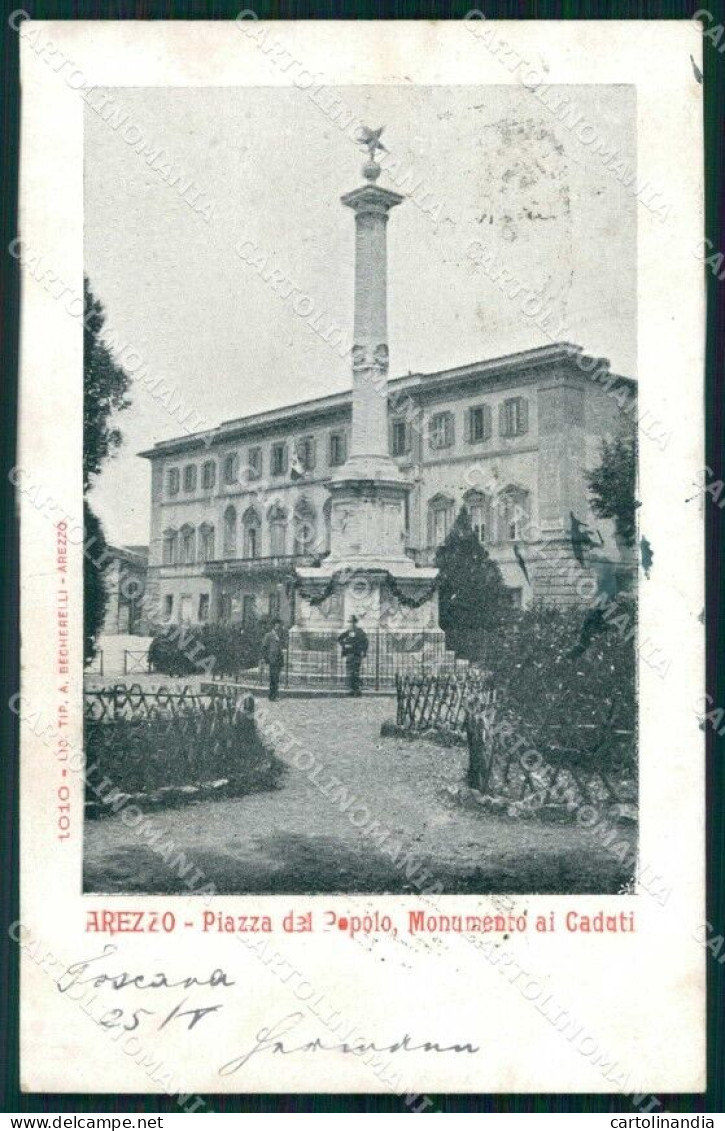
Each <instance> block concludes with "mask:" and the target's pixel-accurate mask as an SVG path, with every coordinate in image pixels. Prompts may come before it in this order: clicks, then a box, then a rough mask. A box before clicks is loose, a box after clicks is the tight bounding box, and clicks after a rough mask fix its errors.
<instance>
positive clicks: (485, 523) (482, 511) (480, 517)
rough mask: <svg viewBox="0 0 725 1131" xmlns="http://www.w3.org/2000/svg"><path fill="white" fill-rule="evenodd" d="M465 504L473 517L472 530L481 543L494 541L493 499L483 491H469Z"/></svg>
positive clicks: (465, 497)
mask: <svg viewBox="0 0 725 1131" xmlns="http://www.w3.org/2000/svg"><path fill="white" fill-rule="evenodd" d="M464 502H465V504H466V506H467V507H468V513H469V514H470V516H471V529H472V530H473V533H474V534H475V535H476V538H477V539H478V541H479V542H482V543H483V542H490V541H492V530H491V498H490V496H489V495H485V494H484V493H483V491H469V492H468V493H467V494H466V495H465V496H464Z"/></svg>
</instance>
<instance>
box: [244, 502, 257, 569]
mask: <svg viewBox="0 0 725 1131" xmlns="http://www.w3.org/2000/svg"><path fill="white" fill-rule="evenodd" d="M242 525H243V527H244V557H245V558H259V557H261V550H262V523H261V521H260V518H259V515H258V514H257V512H256V511H255V509H254V507H249V508H248V510H246V511H245V512H244V516H243V518H242Z"/></svg>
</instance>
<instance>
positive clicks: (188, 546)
mask: <svg viewBox="0 0 725 1131" xmlns="http://www.w3.org/2000/svg"><path fill="white" fill-rule="evenodd" d="M194 541H195V539H194V527H193V526H182V528H181V561H182V562H183V564H184V565H190V564H191V562H193V560H194Z"/></svg>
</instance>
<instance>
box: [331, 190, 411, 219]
mask: <svg viewBox="0 0 725 1131" xmlns="http://www.w3.org/2000/svg"><path fill="white" fill-rule="evenodd" d="M404 200H405V197H404V196H401V194H400V193H399V192H392V191H391V190H390V189H385V188H380V186H379V185H361V186H360V188H356V189H353V190H352V192H346V193H345V194H344V196H341V197H340V201H341V203H342V204H344V205H346V206H347V207H348V208H352V209H353V211H354V212H356V213H357V214H358V215H366V214H367V215H376V216H387V215H388V212H389V211H390V209H391V208H394V207H395V205H396V204H402V203H403V201H404Z"/></svg>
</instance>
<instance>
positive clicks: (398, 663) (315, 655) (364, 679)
mask: <svg viewBox="0 0 725 1131" xmlns="http://www.w3.org/2000/svg"><path fill="white" fill-rule="evenodd" d="M367 636H368V651H367V654H366V655H365V656H364V657H363V658H362V661H361V664H360V684H361V688H362V690H363V691H366V690H367V691H381V690H390V691H391V692H392V691H394V690H395V688H396V680H397V678H398V676H401V675H408V676H410V677H418V678H422V677H426V676H433V675H436V676H440V675H449V676H452V677H453V676H456V677H460V676H462V675H463V674H464V673H465V672H466V671H467V670H468V667H469V664H468V661H467V660H463V659H460V658H457V657H456V656H455V655H454V654H453V653H452V652H448V651H446V650H445V648H444V646H443V643H442V637H441V634H440V633H438V632H423V631H421V632H415V633H399V634H396V633H394V632H391V631H389V630H387V629H381V630H372V631H369V632H368V633H367ZM243 674H244V675H246V676H247V677H248V678H250V677H251V678H254V679H255V680H258V681H259V682H261V683H266V682H267V680H268V679H269V666H268V664H266V663H265V662H264V661H262V660H260V662H259V664H258V666H257V667H256V668H253V669H249V670H248V671H247V672H246V673H243ZM348 681H349V669H348V665H347V661H346V659H345V658H344V657H343V655H342V649H341V647H340V645H339V643H338V641H337V637H336V636H335V635H334V634H333V635H331V634H327V633H313V632H310V633H309V634H303V635H302V636H301V637H298V639H297V642H296V644H295V646H294V647H292V645H291V643H290V641H289V640H288V641H287V643H286V646H285V659H284V666H283V668H282V671H281V672H280V687H283V688H289V687H310V688H315V687H317V688H341V689H342V688H344V687H346V686H347V684H348Z"/></svg>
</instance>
